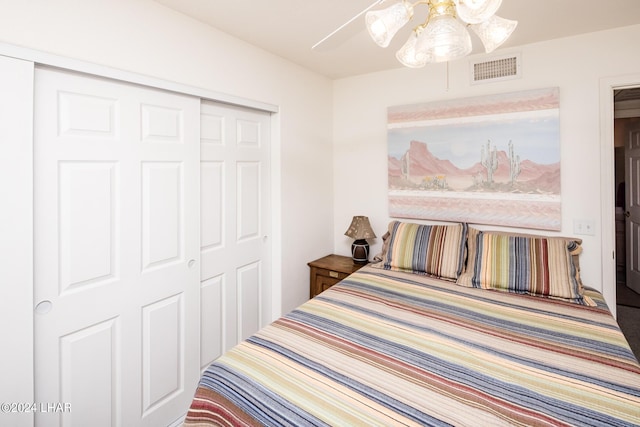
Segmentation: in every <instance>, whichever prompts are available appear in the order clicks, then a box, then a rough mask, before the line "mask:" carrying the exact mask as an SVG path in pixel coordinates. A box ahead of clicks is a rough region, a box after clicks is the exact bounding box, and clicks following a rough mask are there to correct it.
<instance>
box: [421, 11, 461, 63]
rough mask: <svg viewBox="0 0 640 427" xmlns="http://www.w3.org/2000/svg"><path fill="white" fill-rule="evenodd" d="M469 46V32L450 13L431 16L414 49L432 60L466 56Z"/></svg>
mask: <svg viewBox="0 0 640 427" xmlns="http://www.w3.org/2000/svg"><path fill="white" fill-rule="evenodd" d="M471 48H472V46H471V37H470V36H469V32H468V31H467V29H466V28H465V27H464V25H462V24H461V23H460V22H459V21H458V20H457V19H456V18H454V17H453V16H451V15H439V16H435V17H433V18H431V19H430V20H429V23H428V24H427V27H426V28H425V29H424V31H423V33H422V34H421V35H420V38H419V40H418V43H417V44H416V50H417V51H418V52H423V53H424V54H425V55H427V57H428V58H432V61H433V62H444V61H450V60H452V59H456V58H460V57H462V56H466V55H468V54H469V53H471Z"/></svg>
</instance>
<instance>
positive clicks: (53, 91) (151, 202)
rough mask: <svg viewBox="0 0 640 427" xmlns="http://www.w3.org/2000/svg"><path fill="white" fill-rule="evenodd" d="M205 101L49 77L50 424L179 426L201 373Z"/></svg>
mask: <svg viewBox="0 0 640 427" xmlns="http://www.w3.org/2000/svg"><path fill="white" fill-rule="evenodd" d="M199 120H200V100H199V99H198V98H193V97H190V96H184V95H179V94H175V93H170V92H164V91H161V90H154V89H150V88H145V87H141V86H136V85H131V84H126V83H121V82H116V81H111V80H107V79H101V78H97V77H91V76H86V75H81V74H74V73H71V72H64V71H60V70H55V69H47V68H40V69H36V74H35V116H34V123H35V135H34V170H35V172H34V189H35V190H34V191H35V195H34V210H35V218H34V240H35V253H34V264H35V269H34V270H35V278H34V282H35V285H34V299H35V314H34V317H35V320H34V322H35V326H34V328H35V378H36V384H35V400H36V402H48V403H58V404H60V405H61V406H59V407H58V408H57V409H58V410H57V411H48V412H45V413H37V414H36V424H37V425H38V426H61V425H64V426H89V425H90V426H137V425H149V426H160V425H167V424H170V423H171V422H173V421H175V420H176V419H178V418H179V417H180V416H181V415H183V414H184V413H185V411H186V409H187V408H188V405H189V402H190V401H191V399H192V397H193V392H194V389H195V386H196V384H197V380H198V376H199V335H198V334H199V319H200V303H199V301H200V300H199V298H200V297H199V292H200V289H199V274H200V245H199V239H200V236H199V233H200V231H199V224H200V217H199V213H200V207H199V197H200V193H199V191H200V189H199V186H200V176H199V174H200V163H199V155H200V153H199V150H200V144H199V142H200V141H199V129H200V126H199Z"/></svg>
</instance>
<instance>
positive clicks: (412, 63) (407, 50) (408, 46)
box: [396, 30, 433, 68]
mask: <svg viewBox="0 0 640 427" xmlns="http://www.w3.org/2000/svg"><path fill="white" fill-rule="evenodd" d="M422 33H423V32H422V30H414V31H413V32H412V33H411V35H410V36H409V39H408V40H407V42H406V43H405V44H404V45H403V46H402V47H401V48H400V50H398V52H396V58H397V59H398V61H400V63H401V64H402V65H404V66H405V67H409V68H422V67H424V66H425V65H427V63H429V62H432V61H433V58H431V57H430V56H429V55H428V53H427V52H426V51H424V50H423V51H418V50H416V45H417V44H418V43H419V41H420V37H422Z"/></svg>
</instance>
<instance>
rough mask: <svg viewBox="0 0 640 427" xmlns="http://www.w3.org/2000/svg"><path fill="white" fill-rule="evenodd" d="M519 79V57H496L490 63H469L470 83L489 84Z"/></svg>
mask: <svg viewBox="0 0 640 427" xmlns="http://www.w3.org/2000/svg"><path fill="white" fill-rule="evenodd" d="M518 77H520V55H508V56H502V57H496V58H494V59H492V60H490V61H484V62H471V83H473V84H478V83H489V82H496V81H500V80H509V79H515V78H518Z"/></svg>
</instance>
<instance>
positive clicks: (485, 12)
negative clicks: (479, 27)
mask: <svg viewBox="0 0 640 427" xmlns="http://www.w3.org/2000/svg"><path fill="white" fill-rule="evenodd" d="M501 5H502V0H458V5H457V7H456V10H457V11H458V16H459V17H460V19H462V20H463V21H464V22H466V23H468V24H479V23H481V22H483V21H486V20H487V19H489V18H491V16H492V15H494V14H495V13H496V12H497V11H498V9H500V6H501Z"/></svg>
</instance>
